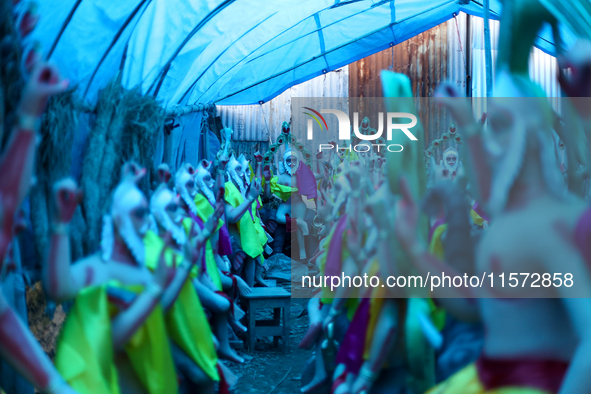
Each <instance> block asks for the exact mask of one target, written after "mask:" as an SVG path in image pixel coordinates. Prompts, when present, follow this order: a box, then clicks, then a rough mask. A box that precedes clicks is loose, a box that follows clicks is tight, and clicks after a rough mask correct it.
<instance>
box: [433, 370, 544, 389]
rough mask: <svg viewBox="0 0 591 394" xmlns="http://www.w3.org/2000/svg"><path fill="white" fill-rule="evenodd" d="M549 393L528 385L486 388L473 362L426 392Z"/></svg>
mask: <svg viewBox="0 0 591 394" xmlns="http://www.w3.org/2000/svg"><path fill="white" fill-rule="evenodd" d="M456 393H462V394H550V393H549V392H548V391H544V390H540V389H534V388H529V387H503V388H498V389H493V390H487V389H485V388H484V387H483V385H482V383H481V382H480V379H479V378H478V371H477V370H476V366H475V365H474V364H470V365H468V366H467V367H464V368H463V369H461V370H460V371H458V372H456V373H455V374H454V375H452V376H451V377H450V378H448V379H447V380H446V381H444V382H442V383H440V384H438V385H437V386H435V387H433V388H432V389H431V390H429V391H428V392H427V393H426V394H456Z"/></svg>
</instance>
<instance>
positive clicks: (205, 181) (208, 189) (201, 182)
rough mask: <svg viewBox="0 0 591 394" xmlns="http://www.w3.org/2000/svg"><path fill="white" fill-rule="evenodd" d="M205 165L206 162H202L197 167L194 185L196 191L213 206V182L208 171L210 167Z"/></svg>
mask: <svg viewBox="0 0 591 394" xmlns="http://www.w3.org/2000/svg"><path fill="white" fill-rule="evenodd" d="M207 164H208V162H207V161H206V160H202V161H201V163H199V165H198V166H197V171H196V172H195V185H196V186H197V190H199V192H200V193H202V194H203V195H204V196H205V197H207V199H208V200H209V202H210V203H212V204H215V195H214V194H213V187H214V184H215V180H214V179H213V178H212V177H211V173H210V172H209V170H208V168H209V167H211V165H209V166H208V165H207Z"/></svg>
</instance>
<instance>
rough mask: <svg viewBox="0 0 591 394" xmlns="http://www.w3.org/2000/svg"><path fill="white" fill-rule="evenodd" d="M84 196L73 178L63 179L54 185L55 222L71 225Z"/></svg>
mask: <svg viewBox="0 0 591 394" xmlns="http://www.w3.org/2000/svg"><path fill="white" fill-rule="evenodd" d="M83 196H84V193H83V192H82V190H81V189H79V188H78V186H77V185H76V182H74V180H73V179H72V178H66V179H62V180H61V181H59V182H57V183H56V184H55V185H53V216H54V217H53V220H55V221H57V222H59V223H70V221H71V220H72V217H73V216H74V212H75V211H76V207H77V206H78V204H79V203H80V202H81V201H82V197H83Z"/></svg>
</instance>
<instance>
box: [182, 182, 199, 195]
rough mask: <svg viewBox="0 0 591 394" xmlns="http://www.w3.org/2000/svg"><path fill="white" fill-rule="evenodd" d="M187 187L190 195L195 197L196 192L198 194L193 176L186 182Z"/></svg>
mask: <svg viewBox="0 0 591 394" xmlns="http://www.w3.org/2000/svg"><path fill="white" fill-rule="evenodd" d="M185 188H186V189H187V193H189V196H191V197H195V194H197V188H196V187H195V181H194V180H193V179H192V178H191V179H189V180H188V181H187V182H185Z"/></svg>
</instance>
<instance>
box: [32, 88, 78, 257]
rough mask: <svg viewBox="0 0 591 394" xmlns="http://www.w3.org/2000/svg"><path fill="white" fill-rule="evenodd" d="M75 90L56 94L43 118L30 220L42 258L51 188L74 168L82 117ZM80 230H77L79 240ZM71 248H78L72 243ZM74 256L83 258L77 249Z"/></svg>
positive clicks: (47, 227) (46, 245) (45, 249)
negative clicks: (74, 147)
mask: <svg viewBox="0 0 591 394" xmlns="http://www.w3.org/2000/svg"><path fill="white" fill-rule="evenodd" d="M74 91H75V89H71V90H68V91H66V92H64V93H62V94H59V95H56V96H54V97H52V98H51V99H50V100H49V103H48V105H47V109H46V111H45V113H44V115H43V121H42V123H41V130H40V143H39V147H38V149H37V160H36V164H35V178H36V183H35V186H34V187H33V188H32V190H31V196H30V198H31V221H32V223H33V230H34V234H35V245H36V248H37V252H38V253H39V255H40V256H42V257H43V256H45V254H46V253H47V248H48V246H49V245H48V242H49V239H48V229H49V220H50V217H49V211H48V208H49V205H48V203H49V201H50V198H51V187H52V185H53V184H54V183H55V182H57V181H58V180H60V179H62V178H64V177H67V176H69V175H70V168H71V165H72V143H73V140H74V133H75V132H76V129H77V127H78V119H79V116H80V112H79V105H78V101H77V100H76V98H75V96H74ZM77 231H78V229H77V228H74V229H73V231H72V232H73V233H76V235H77V236H78V237H76V236H75V237H73V238H75V239H79V234H78V233H77ZM72 245H77V244H76V242H72ZM74 249H75V251H74V257H81V254H80V252H81V251H80V250H79V248H78V249H77V250H76V248H74Z"/></svg>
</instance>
